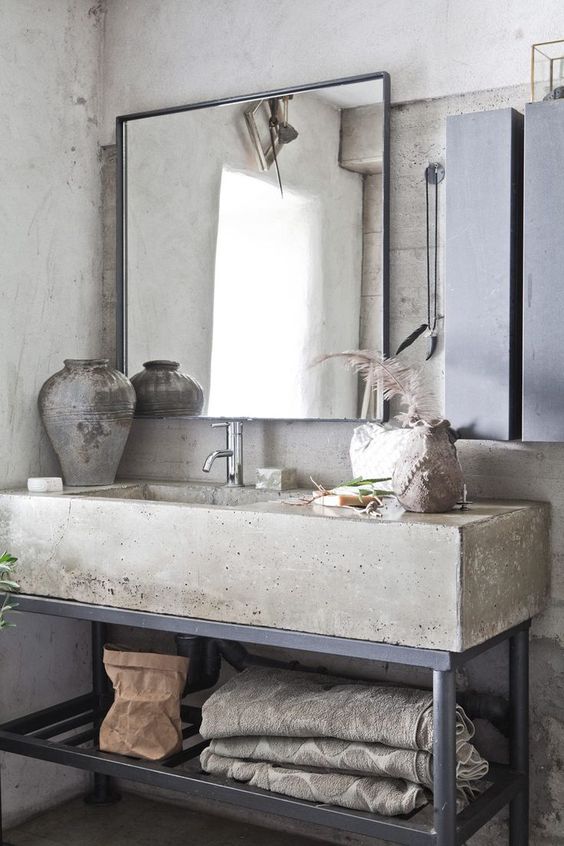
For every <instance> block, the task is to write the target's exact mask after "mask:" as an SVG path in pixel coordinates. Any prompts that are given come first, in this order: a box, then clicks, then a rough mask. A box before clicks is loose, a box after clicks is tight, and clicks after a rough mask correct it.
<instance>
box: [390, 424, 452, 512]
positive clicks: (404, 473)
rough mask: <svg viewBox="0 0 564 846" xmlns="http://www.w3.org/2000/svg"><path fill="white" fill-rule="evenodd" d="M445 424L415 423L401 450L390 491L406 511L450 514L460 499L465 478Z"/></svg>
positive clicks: (448, 426) (447, 426)
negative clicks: (447, 512) (444, 512)
mask: <svg viewBox="0 0 564 846" xmlns="http://www.w3.org/2000/svg"><path fill="white" fill-rule="evenodd" d="M449 428H450V423H449V422H448V420H440V421H437V423H436V424H434V425H431V424H428V423H423V422H422V421H421V422H419V423H417V424H416V425H415V426H414V427H413V428H412V429H409V430H408V432H409V437H406V438H405V443H404V445H403V446H402V448H401V450H400V454H399V456H398V460H397V462H396V465H395V467H394V472H393V474H392V490H393V492H394V493H395V495H396V497H397V498H398V500H399V502H400V503H401V505H403V507H404V508H405V509H406V510H407V511H417V512H420V513H425V514H433V513H439V512H442V511H450V510H451V509H452V508H454V506H455V505H456V503H457V502H458V501H459V500H460V498H461V497H462V491H463V487H464V477H463V475H462V468H461V466H460V463H459V461H458V456H457V454H456V447H455V446H454V443H453V442H452V441H451V438H450V434H449Z"/></svg>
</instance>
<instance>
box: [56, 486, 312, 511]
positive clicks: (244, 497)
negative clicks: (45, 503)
mask: <svg viewBox="0 0 564 846" xmlns="http://www.w3.org/2000/svg"><path fill="white" fill-rule="evenodd" d="M297 493H299V492H297V491H282V492H280V493H278V492H277V491H265V490H257V489H256V488H253V487H242V488H237V487H233V488H231V487H228V486H227V485H215V484H209V483H206V482H201V483H198V482H188V483H185V482H133V483H128V482H124V483H121V484H116V485H111V486H109V487H103V488H82V489H79V490H76V491H73V490H72V489H69V491H68V495H69V496H80V497H89V498H94V499H99V498H100V497H101V498H103V499H107V498H110V499H138V500H144V501H148V502H176V503H183V504H185V505H223V506H225V505H233V506H237V505H246V504H250V503H252V502H268V501H269V500H281V499H289V498H292V497H295V496H296V494H297Z"/></svg>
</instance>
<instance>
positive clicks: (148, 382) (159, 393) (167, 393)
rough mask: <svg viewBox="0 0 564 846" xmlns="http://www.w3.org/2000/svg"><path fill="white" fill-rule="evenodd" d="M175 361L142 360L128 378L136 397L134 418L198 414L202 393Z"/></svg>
mask: <svg viewBox="0 0 564 846" xmlns="http://www.w3.org/2000/svg"><path fill="white" fill-rule="evenodd" d="M179 367H180V365H179V363H178V362H177V361H146V362H145V364H144V365H143V370H142V371H141V372H140V373H136V374H135V376H132V377H131V384H132V385H133V387H134V388H135V393H136V394H137V407H136V410H135V416H136V417H194V416H197V415H198V414H201V413H202V408H203V407H204V391H203V389H202V386H201V385H200V383H199V382H197V381H196V379H194V378H192V376H188V375H187V374H186V373H180V372H179V370H178V368H179Z"/></svg>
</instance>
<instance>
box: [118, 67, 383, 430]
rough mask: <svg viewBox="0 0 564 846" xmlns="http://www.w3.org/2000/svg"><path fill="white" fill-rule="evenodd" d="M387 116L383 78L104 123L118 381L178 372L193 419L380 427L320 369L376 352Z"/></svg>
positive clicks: (373, 400)
mask: <svg viewBox="0 0 564 846" xmlns="http://www.w3.org/2000/svg"><path fill="white" fill-rule="evenodd" d="M389 111H390V80H389V76H388V75H387V74H386V73H383V72H382V73H374V74H369V75H365V76H357V77H351V78H346V79H339V80H332V81H329V82H321V83H317V84H315V85H307V86H301V87H298V88H292V89H281V90H277V91H269V92H265V93H261V94H252V95H248V96H244V97H237V98H232V99H229V100H219V101H213V102H206V103H197V104H195V105H189V106H182V107H174V108H169V109H163V110H157V111H152V112H145V113H140V114H133V115H123V116H120V117H118V118H117V134H116V137H117V151H118V186H117V200H118V238H117V241H118V246H117V250H118V255H117V266H118V270H117V299H118V345H117V346H118V367H119V368H120V369H121V370H123V372H125V373H126V374H127V375H128V376H130V377H131V376H133V375H134V374H136V373H138V372H139V371H141V370H142V369H143V365H144V363H146V362H152V361H168V362H178V364H179V368H178V369H179V371H180V372H182V373H183V374H186V375H187V376H189V377H190V378H191V379H192V380H193V381H194V383H196V384H197V385H199V386H201V394H200V395H201V402H200V403H199V404H197V405H196V406H194V407H193V408H192V409H191V410H190V411H189V412H186V413H190V414H191V415H192V416H206V417H208V416H209V417H214V418H222V417H225V418H230V419H237V418H271V419H315V420H320V419H321V420H335V419H361V418H370V419H382V418H383V416H384V404H383V403H382V402H381V401H380V399H379V397H378V396H377V395H376V394H374V392H372V391H369V390H366V388H365V386H363V384H362V383H361V382H360V381H359V379H358V377H357V376H356V375H355V374H354V373H352V372H351V371H350V370H349V369H347V368H346V366H345V365H344V364H343V362H342V361H341V360H338V359H332V360H329V361H325V362H323V363H319V359H320V358H321V357H322V356H323V355H326V354H329V353H335V352H342V351H344V350H350V349H359V348H370V349H375V350H378V351H379V352H381V353H382V354H383V355H387V354H388V298H389V190H390V189H389V160H390V142H389V134H390V133H389ZM170 366H171V367H172V366H173V365H170ZM172 413H174V412H172ZM163 416H164V412H163Z"/></svg>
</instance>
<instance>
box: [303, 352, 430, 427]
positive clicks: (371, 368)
mask: <svg viewBox="0 0 564 846" xmlns="http://www.w3.org/2000/svg"><path fill="white" fill-rule="evenodd" d="M332 358H341V359H343V360H344V361H345V363H346V364H347V366H348V367H350V368H351V369H352V370H354V371H355V373H358V374H359V375H360V376H361V377H362V378H363V379H364V381H365V383H366V384H367V385H368V386H369V387H370V388H371V389H372V390H373V391H381V392H382V395H383V397H384V399H386V400H391V399H393V398H394V397H397V398H398V399H399V400H400V402H401V404H402V405H403V406H405V408H406V410H405V411H402V412H400V413H399V414H396V419H397V420H399V421H400V422H401V423H402V425H403V426H414V425H415V424H416V423H418V422H420V421H422V422H424V423H430V424H432V423H436V422H437V421H438V419H439V415H438V414H437V401H436V399H435V397H434V395H433V393H432V391H431V390H430V389H429V387H428V386H427V385H426V383H425V379H424V378H423V376H422V374H421V371H420V370H418V369H415V368H414V367H410V366H409V365H407V364H404V363H403V362H401V361H399V359H398V358H382V356H380V355H378V354H377V353H375V352H372V350H346V351H344V352H340V353H328V354H327V355H321V356H319V357H318V358H316V359H315V361H314V362H313V363H312V365H311V366H312V367H313V366H315V365H318V364H322V363H323V362H324V361H329V359H332Z"/></svg>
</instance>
